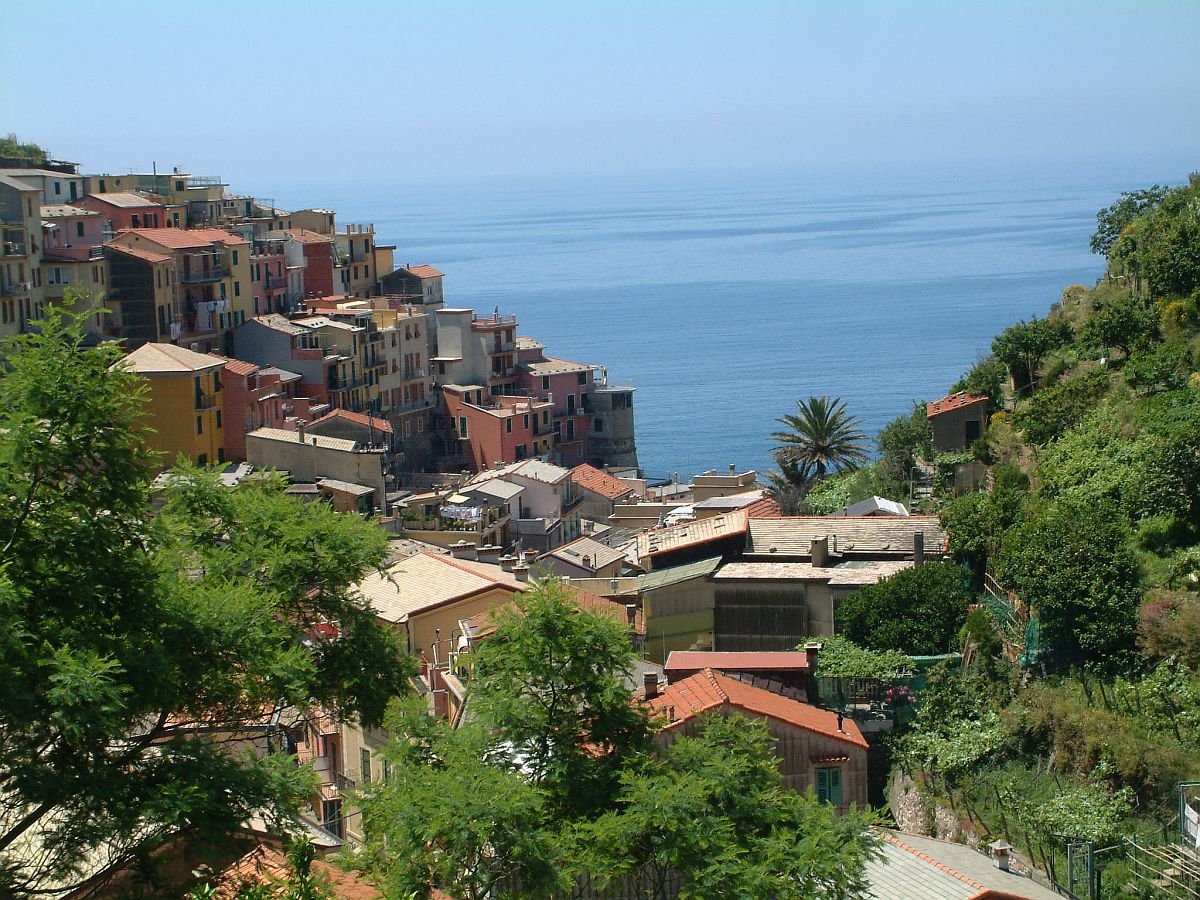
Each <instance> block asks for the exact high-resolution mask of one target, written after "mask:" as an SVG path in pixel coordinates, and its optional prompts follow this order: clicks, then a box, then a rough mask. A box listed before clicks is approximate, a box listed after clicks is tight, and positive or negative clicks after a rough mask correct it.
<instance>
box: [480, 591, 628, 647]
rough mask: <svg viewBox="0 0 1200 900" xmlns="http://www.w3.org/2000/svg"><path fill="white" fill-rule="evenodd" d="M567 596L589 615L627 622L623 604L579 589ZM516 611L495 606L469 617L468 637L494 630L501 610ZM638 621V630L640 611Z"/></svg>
mask: <svg viewBox="0 0 1200 900" xmlns="http://www.w3.org/2000/svg"><path fill="white" fill-rule="evenodd" d="M567 596H568V597H570V599H571V600H572V602H574V604H575V605H576V606H577V607H578V608H579V609H581V610H585V611H587V612H590V613H595V614H596V615H598V616H605V617H607V618H610V619H614V620H616V621H619V622H620V623H621V624H622V625H624V624H626V623H628V621H629V611H628V610H627V609H626V608H625V604H623V603H619V602H617V601H615V600H609V599H608V598H606V597H601V596H600V595H599V594H593V593H592V592H591V591H584V590H581V589H579V588H575V587H571V588H568V589H567ZM510 608H511V609H514V610H515V609H516V607H515V606H513V605H512V604H509V603H506V604H504V605H503V606H497V607H494V608H492V609H489V610H486V611H485V612H481V613H478V614H476V615H474V616H471V618H469V619H468V620H467V627H468V628H469V629H470V632H469V633H470V635H471V637H473V638H481V637H485V636H486V635H489V634H491V633H492V632H493V631H495V630H496V627H497V625H496V619H495V615H496V613H497V612H499V611H500V610H501V609H510ZM637 615H638V617H639V618H638V619H637V620H635V622H634V626H635V627H636V628H640V627H641V625H640V621H641V619H640V617H641V611H640V610H639V611H638V614H637Z"/></svg>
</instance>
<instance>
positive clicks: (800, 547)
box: [746, 516, 946, 557]
mask: <svg viewBox="0 0 1200 900" xmlns="http://www.w3.org/2000/svg"><path fill="white" fill-rule="evenodd" d="M915 532H920V533H921V534H923V535H924V537H925V552H926V553H929V554H938V553H942V552H943V551H944V550H945V548H946V533H945V532H944V531H942V526H941V523H940V522H939V521H938V518H937V516H907V517H903V516H858V517H855V516H789V517H784V518H779V519H751V520H750V528H749V539H748V541H747V546H746V552H747V554H750V555H754V556H761V555H764V554H771V555H778V556H801V557H808V556H809V555H810V554H811V552H812V542H813V541H814V540H816V539H818V538H823V537H827V538H829V552H830V553H833V554H837V555H847V554H849V555H855V556H864V555H872V554H875V555H879V554H887V555H890V556H900V555H903V554H906V553H912V549H913V534H914V533H915Z"/></svg>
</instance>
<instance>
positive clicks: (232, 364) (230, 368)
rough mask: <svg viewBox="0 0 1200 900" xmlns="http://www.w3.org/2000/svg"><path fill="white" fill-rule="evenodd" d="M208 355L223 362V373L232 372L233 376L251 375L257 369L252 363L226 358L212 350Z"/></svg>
mask: <svg viewBox="0 0 1200 900" xmlns="http://www.w3.org/2000/svg"><path fill="white" fill-rule="evenodd" d="M208 355H209V356H215V357H216V358H217V359H219V360H222V361H224V363H225V371H226V372H232V373H233V374H234V375H253V374H254V373H255V372H257V371H258V368H259V367H258V366H256V365H255V364H254V363H248V362H243V361H242V360H240V359H231V358H230V357H228V356H222V355H221V354H220V353H217V352H216V351H214V350H209V351H208Z"/></svg>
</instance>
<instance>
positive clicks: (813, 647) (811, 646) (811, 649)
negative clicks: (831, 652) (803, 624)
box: [804, 641, 821, 675]
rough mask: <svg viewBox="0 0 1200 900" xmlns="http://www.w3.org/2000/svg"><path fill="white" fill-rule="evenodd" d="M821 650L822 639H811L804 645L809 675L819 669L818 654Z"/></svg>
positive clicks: (805, 663)
mask: <svg viewBox="0 0 1200 900" xmlns="http://www.w3.org/2000/svg"><path fill="white" fill-rule="evenodd" d="M820 652H821V642H820V641H809V642H808V643H807V644H805V645H804V665H805V666H807V667H808V674H809V675H811V674H812V673H813V672H815V671H817V654H818V653H820Z"/></svg>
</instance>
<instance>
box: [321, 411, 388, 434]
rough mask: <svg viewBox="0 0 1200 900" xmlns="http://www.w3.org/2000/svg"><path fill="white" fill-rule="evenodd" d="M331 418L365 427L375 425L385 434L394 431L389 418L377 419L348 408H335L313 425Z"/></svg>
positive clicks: (377, 429)
mask: <svg viewBox="0 0 1200 900" xmlns="http://www.w3.org/2000/svg"><path fill="white" fill-rule="evenodd" d="M330 419H345V420H346V421H347V422H353V423H354V424H356V425H361V426H363V428H371V427H374V429H375V430H376V431H381V432H383V433H384V434H391V433H392V423H391V422H389V421H388V420H387V419H377V418H376V417H375V416H368V415H367V414H366V413H357V412H351V411H350V410H348V409H335V410H334V411H333V412H331V413H327V414H326V415H323V416H321V418H319V419H317V420H316V421H315V422H313V423H311V425H310V426H309V427H310V428H311V427H312V426H313V425H320V424H321V423H322V422H328V421H329V420H330Z"/></svg>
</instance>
